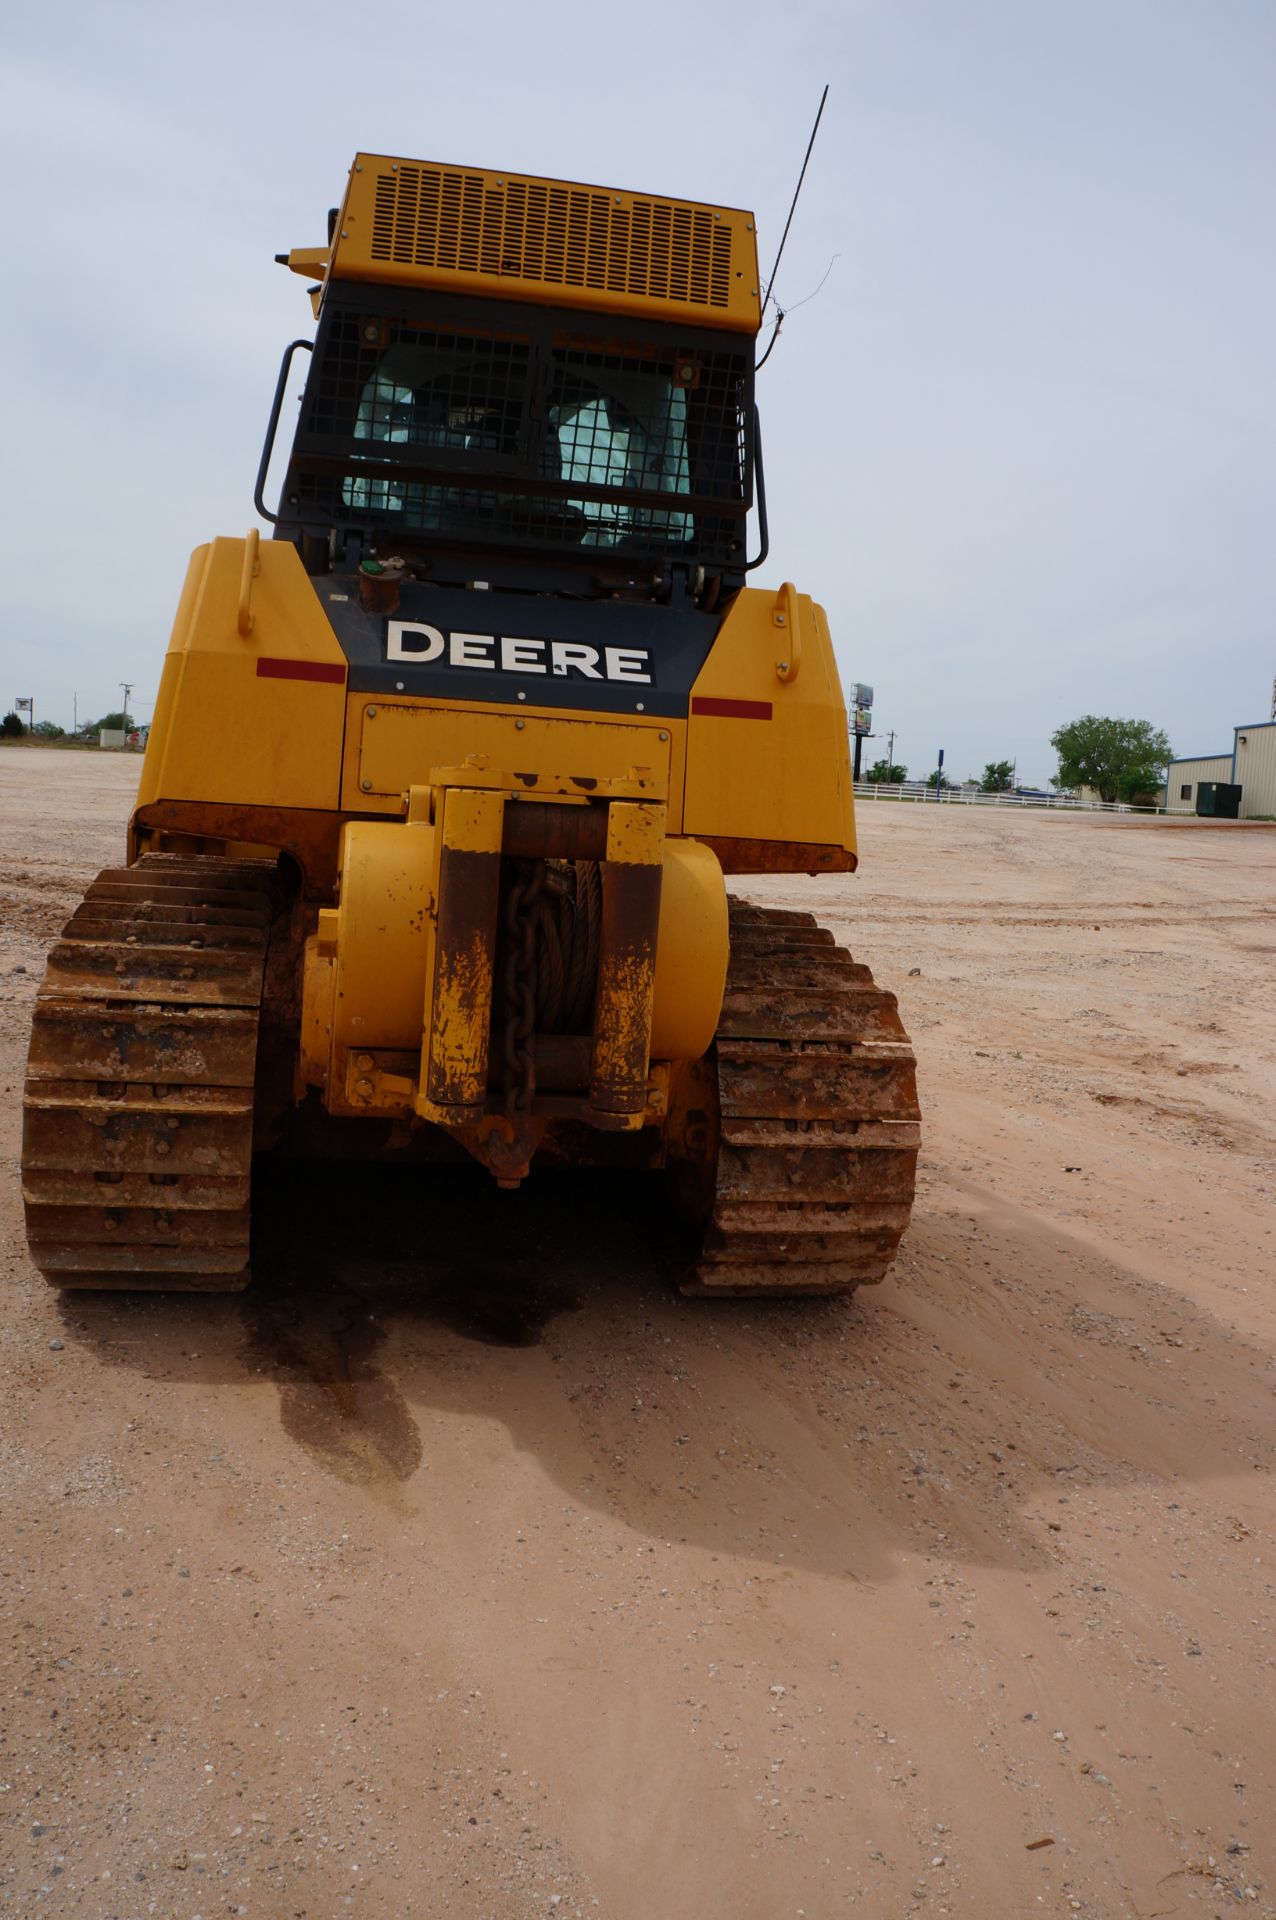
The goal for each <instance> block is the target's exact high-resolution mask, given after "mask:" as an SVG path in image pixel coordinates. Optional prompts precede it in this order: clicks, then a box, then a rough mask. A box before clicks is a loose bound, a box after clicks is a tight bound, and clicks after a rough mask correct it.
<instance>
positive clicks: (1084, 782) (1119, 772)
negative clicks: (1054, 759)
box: [1050, 713, 1170, 800]
mask: <svg viewBox="0 0 1276 1920" xmlns="http://www.w3.org/2000/svg"><path fill="white" fill-rule="evenodd" d="M1050 744H1051V746H1052V747H1053V748H1054V750H1055V752H1056V753H1057V754H1058V756H1059V778H1060V780H1061V781H1062V782H1063V784H1064V785H1065V786H1068V787H1094V788H1095V789H1096V791H1097V792H1098V794H1099V796H1100V798H1101V799H1103V800H1128V799H1129V798H1130V796H1131V795H1132V794H1135V793H1143V792H1147V791H1149V790H1150V789H1152V788H1155V787H1159V786H1160V785H1161V782H1162V781H1163V780H1164V778H1165V769H1166V766H1167V764H1168V762H1169V758H1170V743H1169V741H1168V740H1167V739H1166V737H1165V735H1164V734H1163V733H1162V732H1161V731H1160V729H1159V728H1156V727H1154V726H1153V725H1152V722H1151V721H1150V720H1110V719H1107V718H1102V717H1100V716H1099V715H1098V714H1094V713H1084V714H1082V716H1081V718H1080V719H1079V720H1070V721H1069V722H1068V724H1067V725H1066V726H1064V727H1060V728H1059V730H1058V731H1057V732H1056V733H1052V734H1051V736H1050Z"/></svg>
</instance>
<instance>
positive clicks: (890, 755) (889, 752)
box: [886, 727, 895, 779]
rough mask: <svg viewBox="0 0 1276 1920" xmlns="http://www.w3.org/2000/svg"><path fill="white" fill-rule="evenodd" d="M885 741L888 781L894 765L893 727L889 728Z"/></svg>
mask: <svg viewBox="0 0 1276 1920" xmlns="http://www.w3.org/2000/svg"><path fill="white" fill-rule="evenodd" d="M886 739H887V742H888V745H887V748H886V773H887V778H888V779H889V778H890V777H891V768H892V767H893V766H894V765H895V729H894V727H892V728H891V730H890V732H889V733H888V734H887V736H886Z"/></svg>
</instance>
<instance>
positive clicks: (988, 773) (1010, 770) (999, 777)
mask: <svg viewBox="0 0 1276 1920" xmlns="http://www.w3.org/2000/svg"><path fill="white" fill-rule="evenodd" d="M1013 777H1014V764H1013V762H1011V761H1009V760H990V761H989V762H988V765H987V766H986V767H985V768H984V777H983V779H982V780H981V781H980V782H979V791H980V793H1009V792H1010V783H1011V780H1012V779H1013Z"/></svg>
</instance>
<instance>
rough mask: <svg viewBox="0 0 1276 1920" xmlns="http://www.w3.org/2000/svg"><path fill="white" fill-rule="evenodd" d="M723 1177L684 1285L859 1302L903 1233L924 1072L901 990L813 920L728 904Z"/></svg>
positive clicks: (721, 1077) (721, 1075) (720, 1048)
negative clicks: (854, 1296)
mask: <svg viewBox="0 0 1276 1920" xmlns="http://www.w3.org/2000/svg"><path fill="white" fill-rule="evenodd" d="M716 1051H717V1067H718V1089H719V1108H720V1115H719V1145H718V1160H717V1182H716V1192H715V1196H714V1201H713V1207H712V1212H711V1214H710V1217H709V1221H708V1225H707V1227H706V1229H705V1235H704V1241H703V1245H702V1247H701V1250H700V1255H699V1259H698V1261H697V1264H696V1268H695V1277H694V1279H693V1280H691V1281H689V1282H688V1283H687V1284H686V1286H685V1287H684V1291H685V1292H688V1293H697V1294H711V1293H726V1294H733V1293H734V1294H812V1293H826V1294H838V1293H853V1292H854V1290H855V1288H856V1287H858V1286H865V1285H867V1284H869V1283H871V1282H873V1281H875V1280H880V1279H881V1278H882V1277H883V1275H884V1274H885V1273H886V1270H887V1268H888V1267H889V1266H890V1264H891V1261H892V1260H893V1259H894V1257H895V1251H896V1248H897V1247H898V1245H899V1241H900V1236H901V1234H902V1233H903V1232H904V1229H905V1227H906V1226H907V1225H908V1218H909V1214H910V1212H911V1210H912V1204H913V1187H914V1182H915V1178H916V1169H917V1148H918V1139H919V1124H918V1123H919V1118H920V1115H919V1111H918V1106H917V1076H916V1065H915V1062H914V1059H913V1051H912V1048H911V1046H910V1045H909V1041H908V1035H907V1034H906V1033H905V1032H904V1028H903V1026H902V1024H901V1022H900V1018H899V1013H898V1010H897V1005H896V1000H895V996H894V994H892V993H887V992H885V991H884V990H883V989H882V988H881V987H878V986H875V985H874V984H873V976H872V974H871V973H870V972H869V970H868V968H867V967H862V966H857V965H856V963H855V962H854V961H853V960H852V958H851V955H850V954H849V953H848V952H847V950H846V949H845V947H839V946H837V945H836V943H835V942H834V939H833V936H832V934H831V933H830V932H829V931H828V930H827V929H826V928H824V927H820V926H817V925H816V922H815V920H814V918H813V916H812V915H811V914H809V913H792V912H785V911H781V910H777V909H773V908H767V907H755V906H751V905H749V904H748V903H747V902H744V901H732V903H731V964H730V968H729V971H728V974H727V987H726V995H725V998H724V1001H723V1008H722V1017H721V1020H720V1022H719V1026H718V1035H717V1042H716Z"/></svg>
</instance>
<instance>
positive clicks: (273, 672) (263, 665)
mask: <svg viewBox="0 0 1276 1920" xmlns="http://www.w3.org/2000/svg"><path fill="white" fill-rule="evenodd" d="M257 676H258V678H259V679H263V680H330V681H332V682H333V683H334V684H336V683H338V682H341V681H344V680H345V677H346V670H345V668H344V667H330V666H328V665H327V663H326V662H325V661H323V660H272V659H270V658H268V657H267V656H265V655H263V656H262V658H261V659H260V660H259V661H258V662H257Z"/></svg>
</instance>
